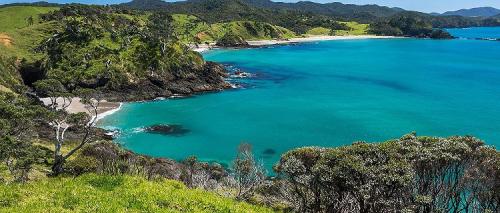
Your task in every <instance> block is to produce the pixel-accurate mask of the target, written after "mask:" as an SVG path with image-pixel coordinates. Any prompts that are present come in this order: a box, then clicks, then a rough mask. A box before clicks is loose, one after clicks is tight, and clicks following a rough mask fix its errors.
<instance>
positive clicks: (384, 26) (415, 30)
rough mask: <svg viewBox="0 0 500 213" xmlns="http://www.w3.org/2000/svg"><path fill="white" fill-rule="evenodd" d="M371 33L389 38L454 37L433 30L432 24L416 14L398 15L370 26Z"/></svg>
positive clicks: (441, 31)
mask: <svg viewBox="0 0 500 213" xmlns="http://www.w3.org/2000/svg"><path fill="white" fill-rule="evenodd" d="M369 32H370V33H373V34H376V35H388V36H408V37H418V38H438V39H449V38H452V36H451V35H450V34H449V33H447V32H445V31H443V30H437V29H433V26H432V23H431V22H429V21H428V20H426V19H425V18H422V17H421V16H418V15H415V14H407V15H397V16H394V17H391V18H390V19H389V20H388V21H380V22H377V23H374V24H371V25H370V29H369Z"/></svg>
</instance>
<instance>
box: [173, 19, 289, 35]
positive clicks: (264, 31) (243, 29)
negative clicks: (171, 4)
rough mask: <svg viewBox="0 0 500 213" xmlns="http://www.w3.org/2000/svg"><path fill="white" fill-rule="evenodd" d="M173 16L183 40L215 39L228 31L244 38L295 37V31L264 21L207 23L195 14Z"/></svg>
mask: <svg viewBox="0 0 500 213" xmlns="http://www.w3.org/2000/svg"><path fill="white" fill-rule="evenodd" d="M173 18H174V22H175V29H176V31H177V34H178V35H181V36H180V37H181V39H182V40H184V41H189V40H190V39H192V38H198V39H199V41H201V42H205V41H216V40H217V39H219V38H221V37H222V36H224V34H226V33H228V32H232V33H234V34H236V35H239V36H241V37H242V38H244V39H245V40H259V39H280V38H292V37H295V33H294V32H292V31H291V30H288V29H286V28H284V27H280V26H275V25H271V24H268V23H264V22H254V21H232V22H225V23H215V24H209V23H206V22H204V21H202V20H200V19H198V18H197V17H196V16H192V15H185V14H175V15H173Z"/></svg>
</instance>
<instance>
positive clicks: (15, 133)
mask: <svg viewBox="0 0 500 213" xmlns="http://www.w3.org/2000/svg"><path fill="white" fill-rule="evenodd" d="M45 114H46V111H45V110H44V108H42V107H41V106H38V105H35V104H33V103H31V102H30V101H29V100H28V99H27V98H25V97H23V96H19V95H16V94H13V93H6V92H0V161H2V162H4V163H5V165H6V166H7V168H8V169H9V171H10V173H11V174H12V175H13V176H14V180H15V181H19V182H25V181H27V180H28V178H29V177H28V173H29V171H30V170H31V167H32V164H33V163H35V162H36V160H37V159H38V158H39V157H40V156H41V155H43V153H42V151H41V150H40V149H39V147H37V146H34V145H33V144H32V142H31V139H32V137H33V135H34V127H35V126H36V124H37V123H38V122H39V121H40V119H42V118H43V117H44V115H45Z"/></svg>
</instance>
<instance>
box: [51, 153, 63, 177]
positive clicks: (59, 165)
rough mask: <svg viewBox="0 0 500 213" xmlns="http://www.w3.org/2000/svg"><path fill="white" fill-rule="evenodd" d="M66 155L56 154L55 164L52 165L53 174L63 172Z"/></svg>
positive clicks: (56, 174)
mask: <svg viewBox="0 0 500 213" xmlns="http://www.w3.org/2000/svg"><path fill="white" fill-rule="evenodd" d="M63 165H64V157H63V156H62V155H56V156H55V158H54V165H52V174H51V175H52V176H58V175H60V174H61V173H63V171H64V168H63Z"/></svg>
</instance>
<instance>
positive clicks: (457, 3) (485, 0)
mask: <svg viewBox="0 0 500 213" xmlns="http://www.w3.org/2000/svg"><path fill="white" fill-rule="evenodd" d="M35 1H40V0H0V4H9V3H17V2H35ZM45 1H48V2H55V3H71V2H78V3H84V4H116V3H122V2H128V1H130V0H107V1H102V0H45ZM273 1H284V2H296V1H297V0H273ZM311 1H314V2H319V3H327V2H342V3H349V4H378V5H383V6H390V7H401V8H403V9H406V10H415V11H421V12H440V13H442V12H445V11H451V10H458V9H464V8H466V9H468V8H473V7H484V6H490V7H496V8H500V0H311Z"/></svg>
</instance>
